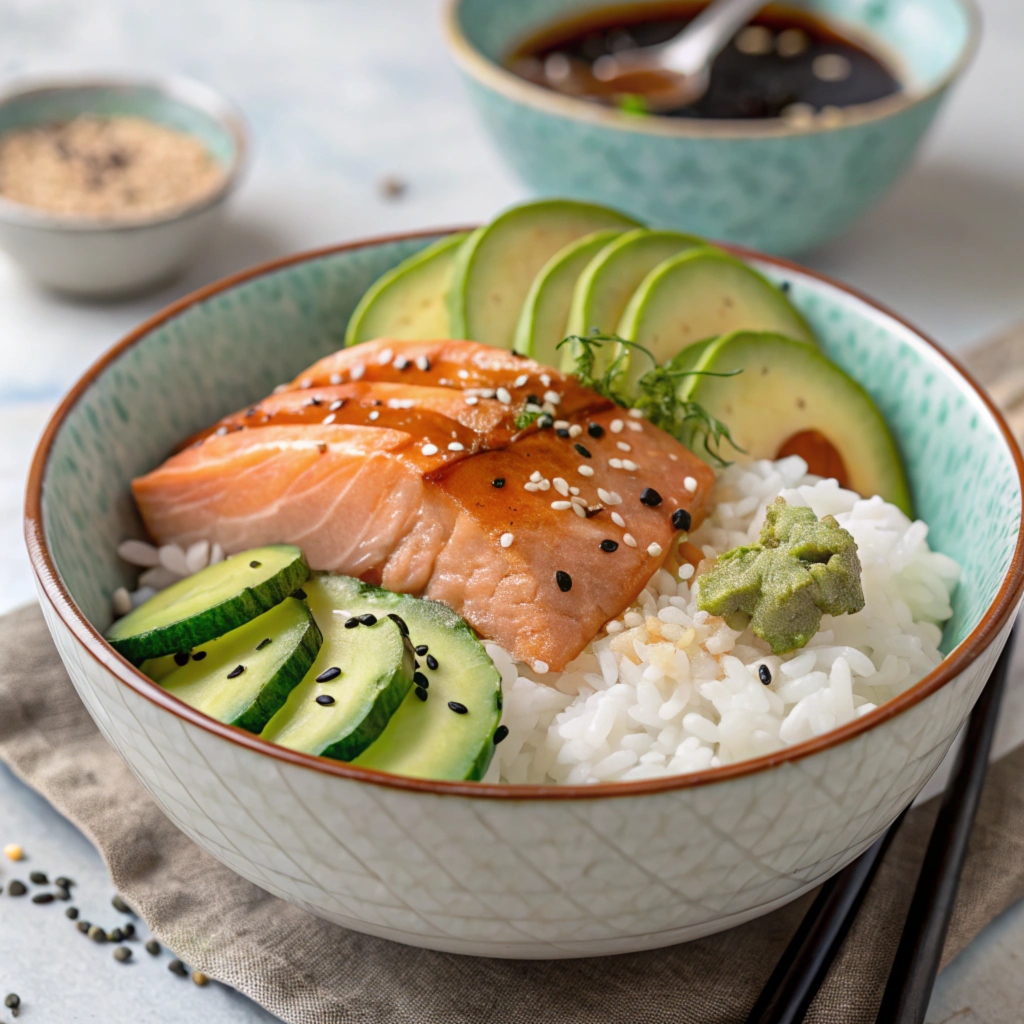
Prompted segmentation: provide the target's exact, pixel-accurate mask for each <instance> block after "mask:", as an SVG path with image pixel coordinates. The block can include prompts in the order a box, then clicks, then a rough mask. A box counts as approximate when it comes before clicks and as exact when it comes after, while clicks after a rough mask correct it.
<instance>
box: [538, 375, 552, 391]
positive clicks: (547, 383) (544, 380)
mask: <svg viewBox="0 0 1024 1024" xmlns="http://www.w3.org/2000/svg"><path fill="white" fill-rule="evenodd" d="M540 382H541V384H543V385H544V387H546V388H549V387H551V374H550V373H542V374H541V375H540Z"/></svg>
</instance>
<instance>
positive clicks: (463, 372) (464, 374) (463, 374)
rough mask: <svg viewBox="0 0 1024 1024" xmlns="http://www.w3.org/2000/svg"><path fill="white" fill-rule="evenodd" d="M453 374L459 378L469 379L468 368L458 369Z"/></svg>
mask: <svg viewBox="0 0 1024 1024" xmlns="http://www.w3.org/2000/svg"><path fill="white" fill-rule="evenodd" d="M455 376H456V377H458V378H459V380H469V370H459V372H458V373H456V374H455Z"/></svg>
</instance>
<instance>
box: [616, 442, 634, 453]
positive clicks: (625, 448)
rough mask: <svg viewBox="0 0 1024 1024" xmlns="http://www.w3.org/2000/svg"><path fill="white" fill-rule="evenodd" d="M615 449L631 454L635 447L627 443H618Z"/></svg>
mask: <svg viewBox="0 0 1024 1024" xmlns="http://www.w3.org/2000/svg"><path fill="white" fill-rule="evenodd" d="M615 447H616V448H618V449H619V451H620V452H631V451H632V450H633V446H632V445H631V444H626V442H625V441H616V442H615Z"/></svg>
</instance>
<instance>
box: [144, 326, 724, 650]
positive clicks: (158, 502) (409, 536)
mask: <svg viewBox="0 0 1024 1024" xmlns="http://www.w3.org/2000/svg"><path fill="white" fill-rule="evenodd" d="M371 344H374V343H371ZM392 344H395V343H392ZM409 344H413V345H421V343H409ZM432 345H433V347H431V346H426V347H427V348H429V349H430V351H432V352H434V353H435V355H436V354H437V353H438V352H439V351H441V353H442V354H441V355H440V356H438V362H439V363H443V361H444V359H445V358H447V357H446V356H444V352H447V351H449V350H451V351H453V352H455V351H457V346H459V345H464V346H465V347H466V348H467V349H468V350H470V355H472V356H473V358H477V359H478V362H482V361H484V356H483V355H482V354H480V353H479V352H477V351H476V350H478V349H480V348H483V346H478V345H476V344H475V343H458V342H443V343H432ZM438 346H441V348H440V349H439V348H438ZM452 346H456V349H452ZM368 347H369V346H359V347H358V348H360V349H366V348H368ZM421 347H422V345H421ZM377 348H380V344H377ZM350 351H355V350H350ZM486 351H487V352H494V351H495V350H486ZM332 358H333V357H332ZM347 358H348V359H349V360H351V359H352V357H351V355H349V356H348V357H347ZM510 358H511V357H509V354H508V353H498V354H496V355H494V356H493V359H494V361H495V363H496V364H499V365H505V364H506V363H508V361H509V359H510ZM455 362H456V360H454V359H452V360H449V365H455ZM526 362H529V361H528V360H524V361H520V360H516V363H517V365H518V364H521V363H526ZM392 363H393V358H392ZM318 365H319V364H318ZM333 365H335V366H336V365H338V363H337V362H335V363H334V364H333ZM377 365H378V366H382V365H383V364H380V363H378V364H377ZM389 365H390V364H389ZM535 365H536V364H534V366H535ZM395 372H397V373H404V372H406V371H402V370H398V371H395ZM422 372H424V373H427V372H429V371H422ZM481 372H482V371H481ZM550 380H551V383H552V389H553V390H555V389H557V388H559V387H561V388H562V389H563V390H562V391H561V393H560V394H567V393H569V392H570V389H571V388H572V389H575V391H574V394H575V398H574V401H576V403H577V406H578V409H579V411H578V412H577V413H576V414H574V415H571V416H568V417H565V418H564V420H563V421H559V422H560V426H559V427H558V428H557V429H555V428H550V427H549V428H546V429H538V427H537V425H536V424H533V425H531V426H529V427H528V428H526V429H523V430H520V429H518V428H517V427H516V423H515V419H516V415H517V413H516V404H515V403H513V402H509V403H505V402H502V401H500V400H498V399H494V400H492V399H484V398H478V401H476V402H471V401H469V399H471V398H473V397H478V396H473V395H471V394H470V393H469V392H468V390H465V389H458V388H452V387H445V386H443V385H439V384H437V383H433V384H429V385H423V386H420V385H416V384H414V383H413V382H412V381H411V379H410V380H408V381H406V380H404V379H403V381H402V382H400V383H397V384H396V383H395V382H389V381H384V382H378V381H368V380H365V379H362V380H359V381H355V382H351V381H349V382H347V383H344V384H334V385H331V384H326V385H322V384H318V383H313V384H311V385H310V387H306V388H302V389H299V390H289V391H284V392H279V393H277V394H275V395H273V396H271V397H269V398H267V399H265V400H264V401H263V402H261V403H259V404H258V405H257V406H255V407H253V410H246V412H243V413H240V414H236V416H234V417H228V418H227V419H226V420H224V421H222V422H221V424H220V425H219V426H216V427H215V428H214V429H213V432H212V433H208V434H207V436H206V437H205V439H202V440H200V441H199V442H198V443H196V444H193V445H191V446H190V447H188V448H187V449H185V450H183V451H181V452H179V453H178V454H176V455H174V456H172V457H171V458H170V459H168V460H167V462H165V463H164V465H162V466H161V467H159V468H158V469H156V470H154V471H153V472H151V473H149V474H147V475H146V476H144V477H141V478H139V479H138V480H136V481H135V482H134V484H133V492H134V494H135V498H136V501H137V503H138V506H139V509H140V511H141V513H142V516H143V519H144V521H145V523H146V526H147V528H148V529H149V531H150V533H151V534H152V536H153V537H154V538H155V539H156V540H158V541H159V542H161V543H168V542H176V543H180V544H189V543H192V542H194V541H196V540H201V539H206V540H210V541H211V542H212V541H217V542H219V543H220V544H221V546H222V547H223V548H224V549H225V551H227V552H229V553H231V552H235V551H241V550H244V549H245V548H248V547H254V546H258V545H260V544H264V543H273V542H280V543H293V544H297V545H299V546H300V547H302V548H303V550H304V552H305V554H306V557H307V559H308V560H309V562H310V565H311V566H312V567H313V568H317V569H330V570H335V571H338V572H343V573H346V574H348V575H353V576H358V577H360V578H362V579H364V580H366V581H368V582H373V583H379V584H382V585H383V586H385V587H387V588H389V589H391V590H395V591H399V592H403V593H414V594H425V595H426V596H428V597H432V598H435V599H437V600H440V601H444V602H445V603H446V604H448V605H449V606H450V607H452V608H454V609H455V610H456V611H457V612H458V613H459V614H460V615H462V616H463V617H464V618H465V619H466V620H467V621H468V622H469V623H470V625H472V626H473V627H474V628H475V629H476V630H477V631H478V632H479V633H480V634H481V635H483V636H486V637H489V638H492V639H494V640H495V641H497V642H498V643H500V644H501V645H502V646H503V647H505V648H506V649H507V650H508V651H509V652H510V653H511V654H512V655H513V656H514V657H516V658H517V659H520V660H522V661H526V662H528V663H530V664H532V665H537V666H539V667H543V666H547V667H548V668H550V669H561V668H563V667H564V666H565V665H566V664H568V663H569V662H570V661H571V660H572V659H573V658H574V657H575V656H576V655H577V654H578V653H579V652H580V651H581V650H582V649H583V648H584V647H585V646H586V644H587V643H588V642H589V641H590V640H591V639H592V638H593V637H594V636H595V635H596V634H597V633H598V632H599V630H600V629H601V627H602V626H603V624H604V623H605V622H606V621H607V620H608V619H610V618H613V617H615V616H617V615H619V614H620V613H621V612H622V611H623V610H624V609H625V608H626V607H627V606H628V605H629V604H630V602H631V601H632V600H633V599H634V598H635V597H636V596H637V594H638V593H639V592H640V591H641V590H642V589H643V587H644V585H645V584H646V583H647V581H648V580H649V579H650V577H651V576H652V575H653V573H654V572H655V571H656V570H657V569H658V568H659V567H660V566H661V564H662V562H663V561H664V560H665V558H666V557H667V555H668V554H669V551H670V548H671V545H672V544H673V543H674V541H675V536H676V532H677V531H676V529H675V528H674V526H673V524H672V513H673V512H674V511H675V510H676V509H679V508H685V509H687V510H688V511H689V512H690V514H691V516H692V519H693V523H694V525H697V524H698V523H699V522H700V520H701V518H702V517H703V514H704V506H705V502H706V500H707V497H708V495H709V494H710V491H711V488H712V486H713V483H714V475H713V473H712V471H711V469H710V468H709V467H708V466H707V465H705V464H704V463H703V462H702V461H701V460H700V459H698V458H697V457H696V456H694V455H693V454H691V453H690V452H689V451H688V450H687V449H686V448H684V447H683V446H682V445H681V444H679V443H678V442H677V441H676V440H675V439H674V438H672V437H670V436H669V435H668V434H666V433H664V432H663V431H661V430H658V429H657V428H655V427H653V426H652V425H650V424H649V423H646V422H641V421H638V420H635V419H633V418H631V417H629V416H627V415H626V414H625V413H624V411H623V410H621V409H619V408H618V407H615V406H613V405H612V404H611V403H610V402H609V401H607V400H606V399H604V398H602V397H601V396H599V395H597V394H595V393H594V392H592V391H589V390H588V389H586V388H582V387H580V386H579V385H578V384H577V383H576V382H574V381H570V380H569V379H568V378H564V377H561V376H560V375H554V373H553V371H552V375H551V377H550ZM513 383H514V381H513ZM338 401H343V403H344V404H343V405H341V406H339V407H338V408H337V409H336V410H334V411H335V413H337V414H342V413H344V415H341V416H340V417H339V416H338V415H335V418H334V419H333V420H330V421H328V422H324V421H325V420H327V419H328V417H330V416H331V415H332V413H331V411H330V409H331V405H332V404H333V403H336V402H338ZM375 402H380V405H375V404H374V403H375ZM396 402H397V403H399V405H398V407H396V404H395V403H396ZM410 402H411V403H412V404H411V405H410V404H409V403H410ZM317 403H319V404H317ZM345 410H348V412H347V413H346V412H345ZM373 412H377V413H378V416H377V417H376V418H375V419H373V420H371V419H370V415H371V413H373ZM247 413H249V414H248V415H247ZM449 438H458V440H455V441H449V440H448V439H449ZM449 444H454V445H455V446H457V448H456V450H454V451H453V450H449V447H448V445H449ZM563 492H567V493H563ZM574 492H575V493H574ZM655 492H656V493H655ZM553 503H554V507H553ZM574 503H583V505H584V506H585V508H584V514H583V515H579V514H577V513H576V512H575V511H574V510H573V508H572V507H571V506H572V505H573V504H574ZM566 504H568V505H569V506H570V507H568V508H566V507H565V505H566ZM506 535H507V536H506ZM503 538H505V539H504V541H503ZM602 542H604V547H602ZM609 547H611V548H612V550H607V549H608V548H609ZM567 584H568V585H567Z"/></svg>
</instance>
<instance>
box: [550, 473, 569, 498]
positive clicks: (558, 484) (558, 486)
mask: <svg viewBox="0 0 1024 1024" xmlns="http://www.w3.org/2000/svg"><path fill="white" fill-rule="evenodd" d="M551 482H552V483H553V484H554V485H555V490H556V491H558V493H559V494H562V495H564V496H565V497H568V496H569V485H568V484H567V483H566V482H565V480H563V479H562V478H561V477H560V476H556V477H555V479H554V480H552V481H551Z"/></svg>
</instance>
